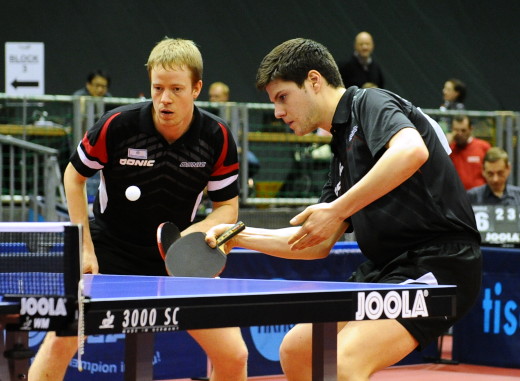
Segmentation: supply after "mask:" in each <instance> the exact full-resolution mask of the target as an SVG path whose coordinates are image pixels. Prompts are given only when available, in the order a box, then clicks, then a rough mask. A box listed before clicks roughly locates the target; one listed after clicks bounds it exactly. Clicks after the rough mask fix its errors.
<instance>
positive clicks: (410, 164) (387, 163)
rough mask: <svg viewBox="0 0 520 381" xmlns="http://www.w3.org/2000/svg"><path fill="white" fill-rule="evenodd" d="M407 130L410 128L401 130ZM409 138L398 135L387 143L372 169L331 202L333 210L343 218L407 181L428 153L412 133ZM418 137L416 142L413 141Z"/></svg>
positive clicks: (426, 157) (412, 132)
mask: <svg viewBox="0 0 520 381" xmlns="http://www.w3.org/2000/svg"><path fill="white" fill-rule="evenodd" d="M405 130H411V129H404V130H401V131H405ZM407 132H411V134H412V138H411V139H407V138H406V137H405V135H406V132H405V133H402V134H401V137H402V139H397V140H396V141H394V142H392V140H391V142H390V146H389V147H388V149H387V150H386V151H385V153H384V154H383V155H382V156H381V158H380V159H379V160H378V162H377V163H376V164H375V165H374V167H372V169H371V170H370V171H369V172H368V173H367V174H366V175H365V176H364V177H363V178H362V179H361V180H360V181H359V182H357V183H356V184H355V185H354V186H352V187H351V188H350V189H349V190H348V191H347V192H346V193H345V194H344V195H343V196H341V197H340V198H338V199H337V200H336V201H334V204H336V205H335V206H336V207H337V210H342V211H343V213H344V215H343V216H342V217H344V218H347V217H350V216H351V215H353V214H354V213H356V212H358V211H359V210H361V209H363V208H364V207H365V206H367V205H369V204H371V203H372V202H374V201H376V200H377V199H379V198H381V197H382V196H384V195H385V194H387V193H389V192H391V191H392V190H393V189H395V188H397V187H398V186H399V185H401V184H402V183H403V182H405V181H406V180H408V179H409V178H410V177H411V176H413V174H414V173H415V172H417V171H418V170H419V169H420V168H421V166H422V165H423V164H424V163H425V162H426V160H427V159H428V150H427V148H426V146H425V145H424V142H423V141H422V138H420V136H419V135H418V134H417V136H415V134H416V132H415V130H413V131H407ZM415 137H418V139H420V141H415V140H414V138H415Z"/></svg>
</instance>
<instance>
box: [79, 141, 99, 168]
mask: <svg viewBox="0 0 520 381" xmlns="http://www.w3.org/2000/svg"><path fill="white" fill-rule="evenodd" d="M77 151H78V155H79V158H80V159H81V162H82V163H83V164H85V165H86V166H87V167H89V168H91V169H103V166H102V165H101V164H99V163H98V162H97V161H93V160H90V159H89V158H87V156H86V155H85V152H83V150H82V149H81V143H80V144H79V145H78V149H77Z"/></svg>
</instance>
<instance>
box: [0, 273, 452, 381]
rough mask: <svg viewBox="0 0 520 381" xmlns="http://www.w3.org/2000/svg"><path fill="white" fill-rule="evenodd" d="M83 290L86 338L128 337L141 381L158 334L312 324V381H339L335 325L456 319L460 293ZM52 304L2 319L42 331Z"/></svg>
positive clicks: (286, 287)
mask: <svg viewBox="0 0 520 381" xmlns="http://www.w3.org/2000/svg"><path fill="white" fill-rule="evenodd" d="M83 282H84V296H85V297H84V301H83V302H84V303H83V315H84V327H85V329H84V332H85V334H87V335H92V334H110V333H125V334H127V335H126V342H125V362H126V367H125V380H138V381H142V380H147V381H149V380H152V379H153V365H152V358H153V337H154V333H155V332H166V331H177V330H187V329H201V328H219V327H233V326H241V327H245V326H256V325H271V324H273V325H274V324H289V323H313V348H312V353H313V380H314V381H318V380H319V381H331V380H336V375H337V370H336V335H337V332H336V322H338V321H346V320H368V319H384V318H397V317H403V318H428V317H442V316H453V315H454V313H455V303H456V300H455V289H456V287H455V286H428V285H418V284H409V285H395V284H369V283H347V282H316V281H288V280H259V279H224V278H222V279H220V278H176V277H161V276H120V275H85V276H84V279H83ZM49 299H50V298H45V297H44V298H43V299H42V298H40V299H36V298H33V299H31V298H30V297H25V298H22V299H20V300H19V301H16V300H14V301H13V300H6V298H5V297H4V298H2V297H0V314H7V313H18V312H23V314H22V315H21V316H20V319H19V325H18V326H17V327H16V329H21V330H35V329H36V330H38V329H40V330H42V329H41V327H42V326H45V325H46V324H41V319H51V320H52V319H53V315H58V314H59V311H60V307H59V303H58V301H56V300H52V301H49ZM42 300H43V301H42ZM41 312H45V314H42V313H41ZM37 321H39V322H40V323H38V324H37V325H38V326H35V322H37ZM49 326H52V324H50V325H49Z"/></svg>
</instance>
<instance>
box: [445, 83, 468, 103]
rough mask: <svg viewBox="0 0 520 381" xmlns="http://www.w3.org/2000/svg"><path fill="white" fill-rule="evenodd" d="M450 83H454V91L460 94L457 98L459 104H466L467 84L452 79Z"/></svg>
mask: <svg viewBox="0 0 520 381" xmlns="http://www.w3.org/2000/svg"><path fill="white" fill-rule="evenodd" d="M448 82H451V83H453V89H454V90H455V91H456V92H457V93H459V95H458V97H457V100H456V101H457V102H459V103H464V101H465V100H466V84H465V83H464V82H462V81H461V80H460V79H457V78H450V79H448Z"/></svg>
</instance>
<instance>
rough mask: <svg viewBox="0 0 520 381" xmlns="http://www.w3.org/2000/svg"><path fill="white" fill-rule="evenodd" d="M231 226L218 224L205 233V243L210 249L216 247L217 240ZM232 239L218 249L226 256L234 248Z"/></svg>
mask: <svg viewBox="0 0 520 381" xmlns="http://www.w3.org/2000/svg"><path fill="white" fill-rule="evenodd" d="M232 226H233V225H232V224H220V225H216V226H213V227H212V228H211V229H209V230H208V231H207V232H206V243H207V244H208V245H209V246H210V247H215V246H216V245H217V238H218V237H220V235H222V234H223V233H224V232H225V231H226V230H228V229H229V228H231V227H232ZM233 241H234V239H233V238H231V239H230V240H229V241H227V242H226V243H225V244H224V245H221V246H220V248H221V249H222V251H223V252H224V253H226V254H228V253H229V252H230V251H231V249H232V248H233V247H235V245H234V243H233Z"/></svg>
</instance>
